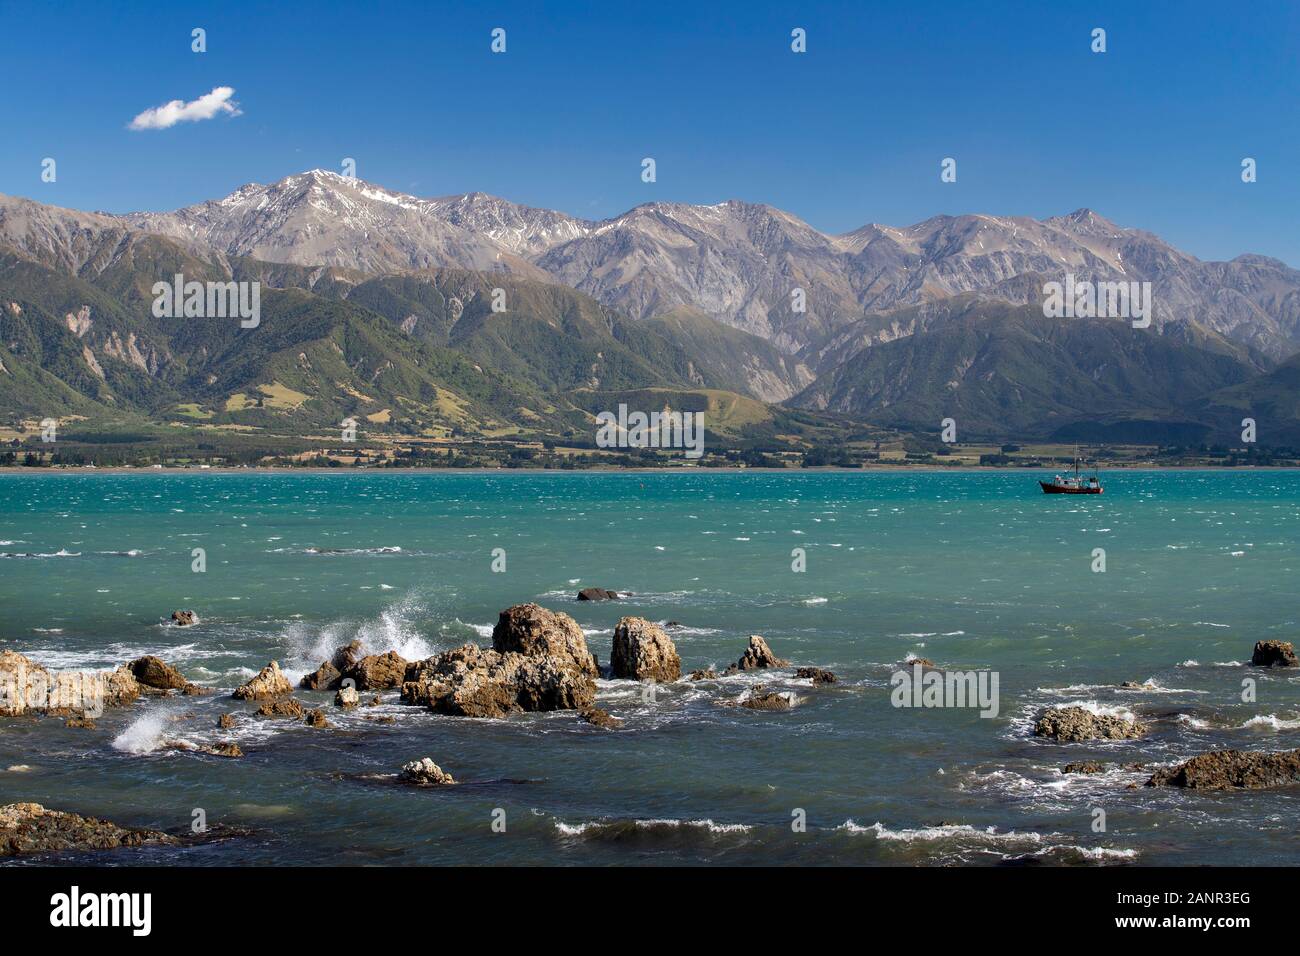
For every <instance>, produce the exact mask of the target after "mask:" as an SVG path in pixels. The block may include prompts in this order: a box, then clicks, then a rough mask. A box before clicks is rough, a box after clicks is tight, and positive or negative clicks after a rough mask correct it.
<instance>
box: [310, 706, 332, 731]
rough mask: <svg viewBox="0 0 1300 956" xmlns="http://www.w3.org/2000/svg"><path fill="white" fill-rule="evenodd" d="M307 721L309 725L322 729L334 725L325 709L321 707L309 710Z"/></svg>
mask: <svg viewBox="0 0 1300 956" xmlns="http://www.w3.org/2000/svg"><path fill="white" fill-rule="evenodd" d="M306 723H307V726H308V727H318V728H320V729H322V730H323V729H325V728H327V727H332V726H334V725H333V724H331V723H330V722H329V718H327V717H326V716H325V711H323V710H321V709H320V708H319V707H317V708H315V709H314V710H309V711H307V719H306Z"/></svg>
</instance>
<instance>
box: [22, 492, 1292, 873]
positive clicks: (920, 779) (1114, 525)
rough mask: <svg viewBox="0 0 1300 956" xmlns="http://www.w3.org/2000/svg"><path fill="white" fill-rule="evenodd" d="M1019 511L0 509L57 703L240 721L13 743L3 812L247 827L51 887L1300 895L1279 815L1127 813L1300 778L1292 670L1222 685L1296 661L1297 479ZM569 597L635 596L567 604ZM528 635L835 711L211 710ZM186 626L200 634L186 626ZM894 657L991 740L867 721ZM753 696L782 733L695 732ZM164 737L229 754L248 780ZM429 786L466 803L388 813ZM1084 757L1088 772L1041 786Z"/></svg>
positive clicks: (562, 506)
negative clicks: (1055, 712)
mask: <svg viewBox="0 0 1300 956" xmlns="http://www.w3.org/2000/svg"><path fill="white" fill-rule="evenodd" d="M1039 477H1040V475H1039V474H1037V473H1033V472H1009V471H982V472H951V471H943V472H906V473H897V472H893V473H890V472H832V473H807V472H801V473H796V474H785V473H775V472H751V473H743V472H742V473H698V472H697V473H615V474H609V473H601V474H593V473H586V474H573V473H567V474H552V473H537V472H527V473H508V474H503V473H499V472H492V473H388V474H383V473H365V472H349V473H337V474H336V473H288V472H284V473H260V472H256V473H255V472H243V473H234V474H218V473H210V472H208V473H197V472H185V473H179V472H153V473H138V474H137V473H99V474H96V473H91V472H80V473H56V474H28V473H7V474H3V475H0V608H2V609H3V610H2V612H0V648H7V649H12V650H17V651H21V652H23V653H26V654H28V655H29V656H31V657H33V658H35V659H37V660H39V661H41V662H42V663H45V664H47V665H48V666H51V667H59V668H107V667H113V666H116V665H117V664H120V663H122V662H125V661H127V660H130V659H132V658H134V657H137V656H139V655H141V654H145V653H152V654H157V655H159V656H161V657H163V658H164V659H165V660H167V661H169V662H171V663H173V664H175V665H176V666H178V667H179V668H180V669H181V670H182V671H183V672H184V673H185V675H186V676H187V677H188V678H190V679H191V680H193V681H195V682H197V683H200V684H205V685H209V686H211V687H214V688H221V689H223V690H224V691H225V693H220V694H214V695H212V696H208V697H201V698H200V697H185V698H174V699H166V700H156V699H155V700H150V701H142V702H139V703H137V704H135V705H133V706H132V707H129V708H123V709H120V710H111V711H109V712H108V713H107V714H106V715H105V716H104V717H103V718H101V719H100V720H99V722H98V725H97V726H96V727H95V728H94V729H73V728H67V727H65V726H64V725H63V722H62V721H61V720H57V719H52V718H47V719H26V718H12V719H0V803H9V802H12V801H17V800H34V801H38V802H41V803H44V804H46V805H47V806H52V807H58V808H61V809H69V810H75V811H78V812H80V813H89V814H94V815H98V816H103V817H107V818H109V819H112V820H115V821H117V822H121V823H127V824H133V825H140V826H151V827H157V828H161V829H170V830H179V831H185V830H188V829H189V827H190V824H191V820H192V819H193V817H194V811H195V810H196V809H202V810H203V812H204V814H205V815H206V818H207V820H208V823H209V824H210V825H212V824H224V825H229V826H232V827H236V828H239V829H240V831H241V835H239V836H236V837H233V838H230V839H224V840H218V841H213V842H209V843H205V844H201V845H198V846H194V847H190V848H186V849H180V850H177V849H171V848H155V849H143V850H125V851H109V852H108V853H106V854H102V855H99V856H91V857H89V858H84V857H83V858H80V859H75V860H74V862H112V863H115V864H131V863H169V862H174V863H180V864H189V865H209V864H227V865H228V864H255V863H305V864H392V865H409V864H436V863H470V864H498V863H517V864H530V865H538V864H542V865H549V864H648V863H650V864H653V863H679V864H680V863H685V864H698V863H725V864H805V865H817V864H875V865H893V864H930V865H960V864H1024V863H1046V864H1067V865H1085V866H1126V865H1127V866H1131V865H1137V866H1140V865H1144V864H1145V865H1151V864H1252V865H1259V864H1293V863H1295V862H1297V861H1298V860H1300V834H1297V831H1296V828H1295V826H1294V815H1295V799H1296V793H1295V791H1294V790H1290V791H1288V790H1286V789H1281V790H1274V791H1254V792H1240V793H1231V794H1197V793H1189V792H1182V791H1178V790H1173V789H1164V788H1161V789H1152V788H1144V787H1142V786H1141V784H1142V783H1143V782H1144V781H1145V780H1146V778H1147V777H1148V776H1149V774H1150V767H1151V766H1152V765H1155V764H1161V763H1168V762H1170V761H1174V760H1177V759H1185V758H1187V757H1189V756H1192V755H1194V754H1196V753H1200V752H1203V751H1205V750H1209V749H1214V748H1220V747H1236V748H1253V749H1270V750H1276V749H1283V748H1293V747H1296V746H1300V743H1298V742H1297V740H1298V739H1300V675H1297V674H1295V673H1288V672H1287V671H1285V670H1283V671H1278V670H1272V671H1268V670H1261V669H1257V668H1251V667H1249V666H1247V662H1248V661H1249V658H1250V654H1251V648H1252V645H1253V644H1254V642H1255V641H1257V640H1260V639H1265V638H1280V639H1283V640H1295V639H1296V638H1297V637H1300V628H1297V617H1298V616H1300V611H1298V610H1297V608H1298V607H1300V602H1297V599H1296V593H1297V590H1298V588H1300V577H1298V574H1300V473H1297V472H1294V471H1257V472H1242V471H1223V472H1217V471H1216V472H1210V471H1169V472H1157V471H1122V472H1117V473H1113V474H1109V475H1106V476H1104V477H1105V480H1106V494H1105V495H1103V496H1100V497H1087V498H1084V497H1067V496H1045V495H1043V494H1041V493H1040V492H1039V489H1038V485H1037V478H1039ZM195 548H201V549H203V550H204V552H205V554H206V571H205V572H203V573H195V572H194V571H193V570H191V566H192V562H193V561H194V558H193V556H192V553H193V549H195ZM498 548H500V549H504V552H505V565H506V567H505V571H504V572H502V573H497V572H494V571H493V570H492V565H493V551H494V549H498ZM794 549H803V553H804V555H805V556H806V570H805V571H802V572H797V571H794V570H792V563H794V562H795V561H796V557H795V556H792V551H793V550H794ZM1095 549H1104V552H1105V568H1106V569H1105V571H1104V572H1097V571H1094V570H1093V568H1094V566H1095V564H1096V562H1097V559H1096V557H1095V556H1094V551H1095ZM586 586H599V587H606V588H611V589H614V590H617V591H620V592H627V597H626V598H625V599H624V600H622V601H619V602H617V603H578V602H577V601H576V600H575V595H576V592H577V590H578V589H579V588H580V587H586ZM527 601H535V602H537V603H540V604H543V605H545V606H547V607H549V608H552V609H555V610H562V611H565V612H566V613H569V614H571V615H573V616H574V617H575V618H576V619H577V620H578V622H579V623H580V624H581V625H582V627H583V628H584V629H585V630H586V633H587V637H588V641H589V643H590V645H591V646H592V648H593V650H595V651H596V652H597V654H598V655H599V658H600V660H601V661H602V662H608V659H609V650H610V641H611V632H612V629H613V627H614V625H615V624H616V623H617V621H618V619H619V617H620V616H622V615H629V614H630V615H639V616H643V617H646V618H649V619H651V620H655V621H660V622H667V621H676V622H680V624H681V625H682V626H681V627H680V628H677V629H675V630H673V631H672V636H673V638H674V640H675V641H676V644H677V648H678V650H679V652H680V653H681V656H682V659H683V665H684V668H686V669H687V670H689V669H693V668H701V667H705V666H708V665H714V666H717V667H718V668H719V670H720V669H721V667H723V666H725V665H726V664H727V663H729V662H732V661H734V660H735V659H736V658H737V657H738V656H739V655H740V653H741V651H742V650H743V649H744V646H745V643H746V640H747V636H748V635H750V634H761V635H763V636H765V637H766V638H767V640H768V642H769V643H770V644H771V645H772V647H773V649H774V650H775V651H776V652H777V653H778V654H780V655H781V656H783V657H787V658H791V659H792V660H793V661H794V662H796V663H798V664H815V665H820V666H823V667H828V668H830V669H832V670H834V671H835V672H836V674H838V675H839V677H840V682H839V683H838V684H835V685H833V686H829V687H823V688H813V687H811V686H809V683H808V682H807V681H800V680H797V679H795V678H794V676H793V672H792V671H788V670H787V671H782V672H779V673H777V674H775V675H773V674H766V675H761V676H753V675H742V676H736V677H732V678H727V679H724V680H721V681H717V682H701V683H690V682H687V681H682V682H680V683H677V684H672V685H663V686H660V687H658V688H657V692H656V694H655V695H654V699H653V700H649V699H644V698H643V695H642V692H641V688H640V687H639V686H638V685H636V684H633V683H631V682H623V681H602V682H601V684H600V691H599V701H598V702H599V704H600V705H601V706H602V707H604V708H606V709H607V710H609V711H610V712H611V713H612V714H614V715H615V716H616V717H620V718H622V719H623V720H624V721H625V724H624V726H623V728H622V729H620V730H617V731H601V730H597V729H596V728H594V727H591V726H589V725H587V724H585V723H582V722H580V721H579V720H578V719H577V718H576V717H575V715H574V714H572V713H563V712H562V713H552V714H540V715H521V716H517V717H512V718H510V719H508V720H500V721H476V720H470V719H462V718H451V717H441V716H436V715H433V714H431V713H429V712H427V711H425V710H423V709H420V708H414V707H407V706H404V705H402V704H400V703H399V702H398V701H397V694H396V692H391V693H385V694H384V698H385V700H384V703H383V704H382V705H381V706H379V707H377V708H360V709H358V710H357V711H350V712H347V713H341V712H339V711H337V710H332V711H331V713H330V719H331V720H332V721H333V722H334V723H335V724H336V729H333V730H315V729H311V728H308V727H306V726H305V725H303V724H301V723H295V722H290V721H276V720H259V719H255V718H253V717H252V716H251V707H247V708H246V707H245V705H243V704H240V703H238V702H236V701H233V700H230V699H229V696H228V695H229V690H230V689H231V688H233V687H235V686H237V685H238V684H239V683H241V682H243V681H244V680H246V679H247V678H248V677H249V676H251V675H252V674H253V673H255V672H256V671H257V670H258V669H259V668H260V667H262V665H264V664H265V663H266V662H267V661H268V660H270V659H272V658H274V659H276V660H278V661H279V662H280V663H281V664H282V665H283V666H284V667H285V669H286V670H287V671H288V672H290V675H291V676H292V677H294V678H296V677H297V676H298V675H300V674H302V673H304V672H306V671H307V670H309V669H312V668H314V667H315V666H316V664H317V663H319V661H320V660H321V659H323V658H325V657H327V656H328V654H329V652H330V651H331V650H332V649H333V648H334V647H336V646H337V645H340V644H343V643H346V642H347V641H349V640H350V639H352V638H353V637H360V638H361V639H362V640H363V641H364V642H365V644H366V645H367V647H368V648H369V649H370V650H372V651H381V650H386V649H395V650H397V651H399V652H400V653H401V654H402V655H403V656H405V657H407V658H409V659H414V658H420V657H425V656H428V655H430V654H432V653H434V652H436V651H438V650H442V649H447V648H450V647H453V646H456V645H458V644H461V643H464V642H465V641H478V642H482V643H487V642H488V640H489V635H490V632H491V626H492V624H493V623H494V622H495V620H496V616H497V613H498V612H499V611H500V610H501V609H503V608H505V607H508V606H510V605H512V604H517V603H522V602H527ZM176 608H192V609H193V610H195V611H196V612H197V613H198V615H199V618H200V621H201V623H200V624H199V625H197V626H195V627H192V628H185V629H182V628H177V627H175V626H173V625H171V624H170V623H168V622H167V618H168V616H169V614H170V612H171V611H172V610H173V609H176ZM909 656H923V657H926V658H929V659H931V660H932V661H934V662H935V663H936V664H938V665H940V666H942V667H945V668H956V669H963V670H971V669H988V670H992V671H995V672H997V673H998V675H999V679H1000V680H999V689H1000V697H999V704H1000V710H999V714H998V716H997V717H995V718H991V719H988V718H981V717H980V716H979V715H978V712H977V711H975V710H973V709H960V708H942V709H902V708H896V707H894V706H892V705H891V703H890V687H889V677H890V674H891V673H892V672H894V671H895V670H897V669H898V666H899V662H900V661H903V660H905V659H907V658H908V657H909ZM1246 678H1253V679H1254V681H1255V683H1256V699H1255V700H1253V701H1251V702H1243V700H1242V690H1243V685H1242V682H1243V679H1246ZM756 681H765V682H767V683H768V684H770V685H773V686H775V687H776V688H777V689H783V690H792V691H794V692H795V693H796V694H797V695H798V696H799V698H800V703H799V705H798V706H797V707H795V708H794V709H793V710H792V711H790V712H788V713H761V712H754V711H749V710H743V709H739V708H734V707H722V706H719V705H718V701H720V700H724V699H727V698H729V697H734V696H736V695H738V694H740V693H742V692H743V691H744V690H745V689H746V688H747V687H748V686H749V685H751V684H753V683H755V682H756ZM1125 681H1134V682H1138V683H1139V684H1143V685H1144V686H1143V687H1142V688H1140V689H1136V690H1133V689H1130V690H1124V689H1120V688H1119V686H1118V685H1120V684H1121V683H1122V682H1125ZM298 696H299V697H300V699H302V700H303V701H304V702H305V703H311V704H313V705H317V704H325V705H326V706H328V703H329V701H330V699H331V697H332V695H330V694H324V693H320V694H315V693H310V692H305V691H304V692H299V694H298ZM1070 702H1083V703H1084V704H1085V705H1086V706H1089V707H1093V708H1098V709H1104V710H1106V711H1107V712H1116V713H1119V712H1131V713H1133V714H1137V715H1142V716H1144V717H1145V718H1147V719H1149V720H1151V721H1152V724H1153V730H1152V732H1151V734H1150V736H1149V737H1147V738H1146V739H1144V740H1139V741H1121V742H1108V743H1096V744H1060V743H1055V742H1049V741H1043V740H1038V739H1035V738H1034V737H1032V736H1031V734H1030V727H1031V724H1032V718H1033V716H1034V715H1035V714H1036V713H1037V712H1038V711H1039V710H1041V709H1042V708H1043V707H1045V706H1049V705H1053V704H1066V703H1070ZM225 712H238V713H239V714H240V717H239V718H238V720H237V724H236V727H235V728H234V730H230V731H220V730H217V729H216V726H215V724H216V720H217V717H218V716H219V715H220V714H222V713H225ZM377 716H385V717H392V718H394V720H393V721H392V722H391V723H381V722H379V721H376V720H373V719H372V718H374V717H377ZM164 738H170V739H179V740H182V741H187V742H190V743H199V744H202V743H211V742H215V741H218V740H222V739H229V738H233V739H234V740H236V741H237V742H238V743H239V744H240V746H241V747H242V748H243V749H244V750H245V751H246V752H247V756H245V757H244V758H243V759H242V760H221V759H217V758H212V757H206V756H200V755H195V754H192V753H182V752H178V751H176V750H170V749H165V748H163V747H161V746H160V743H161V741H162V740H163V739H164ZM422 756H430V757H432V758H433V759H434V760H435V761H436V762H437V763H439V764H440V765H441V766H442V767H444V768H445V769H447V770H449V771H451V772H452V773H453V774H454V775H455V776H456V777H457V778H458V779H460V780H462V781H464V783H463V784H462V785H461V786H458V787H455V788H448V789H441V790H436V791H435V790H415V789H407V788H402V787H399V786H394V785H392V784H391V783H389V782H387V781H385V779H384V778H383V776H382V775H384V774H390V773H393V772H395V771H396V770H397V769H398V768H399V767H400V766H401V764H402V763H403V762H405V761H408V760H411V759H414V758H418V757H422ZM1083 759H1097V760H1101V761H1105V762H1107V763H1108V764H1109V765H1110V766H1111V769H1110V770H1108V771H1107V772H1106V773H1103V774H1096V775H1064V774H1062V773H1061V772H1060V768H1061V767H1062V766H1063V765H1064V764H1066V763H1067V762H1070V761H1075V760H1083ZM1139 763H1140V764H1143V765H1145V767H1146V769H1141V770H1138V769H1125V768H1126V767H1127V766H1129V765H1132V764H1139ZM1132 783H1136V784H1138V786H1137V787H1136V788H1135V789H1129V788H1128V785H1129V784H1132ZM1098 809H1100V810H1102V811H1104V815H1105V830H1104V831H1099V830H1097V829H1096V827H1095V821H1096V820H1097V819H1098V815H1097V813H1096V811H1097V810H1098ZM501 819H504V821H505V828H504V832H495V831H494V828H493V821H494V820H497V821H500V820H501ZM800 820H806V827H803V828H802V832H800V830H801V828H800V827H799V826H797V824H798V822H799V821H800ZM496 829H497V830H499V829H500V826H499V825H498V827H497V828H496ZM63 859H70V858H66V857H65V858H63Z"/></svg>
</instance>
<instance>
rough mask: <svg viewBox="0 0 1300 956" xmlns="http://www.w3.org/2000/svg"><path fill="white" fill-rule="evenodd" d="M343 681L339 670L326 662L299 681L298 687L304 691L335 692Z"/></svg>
mask: <svg viewBox="0 0 1300 956" xmlns="http://www.w3.org/2000/svg"><path fill="white" fill-rule="evenodd" d="M342 680H343V675H342V674H340V673H339V669H338V668H337V667H335V666H334V665H333V664H332V663H330V662H329V661H324V662H323V663H322V664H321V666H320V667H318V668H316V669H315V670H314V671H312V672H311V673H310V674H307V675H306V676H304V677H303V679H302V680H300V681H298V686H299V687H301V688H302V689H303V690H334V689H335V688H337V687H338V686H339V682H340V681H342Z"/></svg>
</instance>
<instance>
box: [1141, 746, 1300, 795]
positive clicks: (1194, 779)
mask: <svg viewBox="0 0 1300 956" xmlns="http://www.w3.org/2000/svg"><path fill="white" fill-rule="evenodd" d="M1289 783H1300V750H1283V751H1280V752H1277V753H1268V752H1261V751H1246V750H1212V751H1210V752H1209V753H1203V754H1199V755H1198V756H1195V757H1193V758H1192V759H1191V760H1187V761H1184V762H1183V763H1180V764H1178V765H1177V766H1176V767H1166V768H1163V769H1160V770H1157V771H1156V772H1155V773H1153V774H1152V775H1151V779H1150V780H1148V781H1147V784H1146V785H1147V786H1148V787H1187V788H1188V789H1192V790H1257V789H1260V788H1262V787H1276V786H1281V785H1283V784H1289Z"/></svg>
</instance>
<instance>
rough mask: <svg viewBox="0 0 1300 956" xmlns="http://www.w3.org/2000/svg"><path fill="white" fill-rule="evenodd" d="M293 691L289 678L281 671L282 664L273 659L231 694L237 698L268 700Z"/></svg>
mask: <svg viewBox="0 0 1300 956" xmlns="http://www.w3.org/2000/svg"><path fill="white" fill-rule="evenodd" d="M292 693H293V685H292V684H290V683H289V678H287V677H285V676H284V674H283V673H281V672H280V665H279V663H277V662H276V661H271V663H269V664H267V665H266V666H265V667H263V668H262V670H261V672H260V673H259V674H258V675H257V676H256V677H254V678H252V679H251V680H250V681H248V683H246V684H244V685H243V686H242V687H237V688H235V692H234V693H233V694H231V695H230V696H231V697H233V698H235V699H236V700H266V699H268V698H271V697H284V696H287V695H288V694H292Z"/></svg>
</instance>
